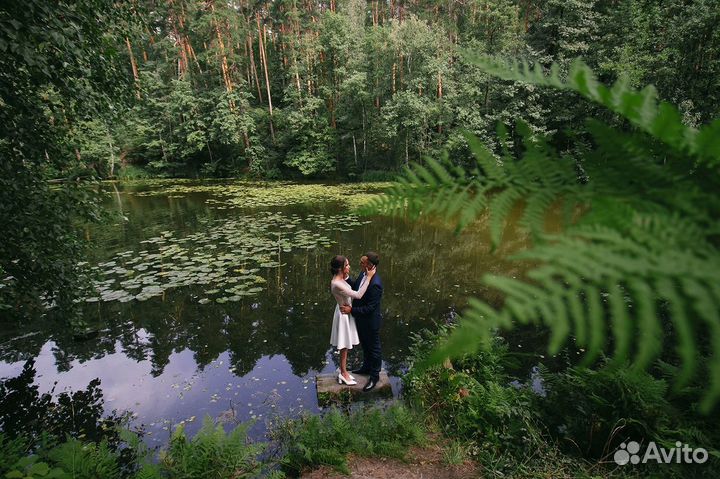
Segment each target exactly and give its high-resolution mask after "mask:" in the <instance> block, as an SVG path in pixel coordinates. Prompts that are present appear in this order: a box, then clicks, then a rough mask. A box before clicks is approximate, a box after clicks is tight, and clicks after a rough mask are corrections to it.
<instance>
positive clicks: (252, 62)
mask: <svg viewBox="0 0 720 479" xmlns="http://www.w3.org/2000/svg"><path fill="white" fill-rule="evenodd" d="M248 26H249V23H248ZM247 43H248V51H249V52H250V70H251V72H252V74H253V78H254V79H255V86H256V87H257V93H258V100H259V101H260V103H264V102H265V100H264V99H263V94H262V89H261V88H260V75H258V71H257V66H256V65H255V52H254V48H253V44H252V38H251V37H250V33H248V37H247Z"/></svg>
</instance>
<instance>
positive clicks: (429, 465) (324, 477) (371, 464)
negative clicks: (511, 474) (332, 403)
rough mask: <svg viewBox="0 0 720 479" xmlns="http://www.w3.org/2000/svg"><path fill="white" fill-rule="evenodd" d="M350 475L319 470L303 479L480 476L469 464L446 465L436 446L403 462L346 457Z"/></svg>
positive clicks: (418, 450)
mask: <svg viewBox="0 0 720 479" xmlns="http://www.w3.org/2000/svg"><path fill="white" fill-rule="evenodd" d="M348 467H349V469H350V473H351V474H350V476H345V475H343V474H341V473H339V472H337V471H335V470H334V469H332V468H330V467H326V466H324V467H321V468H320V469H316V470H314V471H310V472H308V473H306V474H303V475H302V476H301V477H302V478H303V479H347V478H348V477H351V478H354V479H464V478H470V477H480V471H479V469H478V467H477V465H476V464H475V463H473V462H471V461H466V462H465V463H464V464H459V465H448V464H447V463H446V462H445V461H444V460H443V449H442V447H441V446H439V445H435V444H434V445H431V446H428V447H425V448H413V449H411V450H410V452H409V453H408V456H407V461H400V460H398V459H389V458H382V457H358V456H353V455H351V456H350V457H349V458H348Z"/></svg>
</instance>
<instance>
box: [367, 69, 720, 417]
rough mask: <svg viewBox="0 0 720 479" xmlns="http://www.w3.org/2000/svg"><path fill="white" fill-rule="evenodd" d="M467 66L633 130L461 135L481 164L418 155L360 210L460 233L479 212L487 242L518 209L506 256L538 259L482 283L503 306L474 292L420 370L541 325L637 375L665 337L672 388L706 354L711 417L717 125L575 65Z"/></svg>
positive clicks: (557, 338)
mask: <svg viewBox="0 0 720 479" xmlns="http://www.w3.org/2000/svg"><path fill="white" fill-rule="evenodd" d="M474 61H475V62H476V63H477V64H478V65H479V66H480V67H481V68H483V69H484V70H486V71H488V72H489V73H492V74H494V75H496V76H499V77H500V78H503V79H506V80H514V81H522V82H526V83H532V84H536V85H541V86H550V87H556V88H562V89H567V90H572V91H575V92H577V93H579V94H580V95H582V96H583V97H585V98H588V99H590V100H592V101H595V102H597V103H599V104H600V105H602V106H605V107H607V108H608V109H610V110H612V111H613V112H615V113H617V114H619V115H620V116H621V117H622V118H624V119H626V120H628V121H629V123H630V125H628V126H627V127H625V128H620V127H613V126H609V125H607V124H604V123H602V122H601V121H599V120H597V119H590V120H588V122H587V125H586V126H585V127H584V128H582V129H581V131H579V132H577V133H578V134H577V135H576V137H577V138H579V139H578V141H577V144H575V145H574V146H573V148H571V149H570V150H569V151H568V150H560V149H559V148H558V147H556V146H554V145H553V144H552V138H546V137H540V136H537V135H533V134H532V133H531V132H530V130H529V128H527V127H526V126H525V125H523V124H522V123H519V124H518V125H517V127H516V132H517V138H515V139H519V140H520V144H519V146H518V145H516V146H514V147H513V148H510V147H509V146H508V145H511V144H512V142H511V141H510V139H509V134H508V132H507V130H506V129H505V128H504V127H502V126H501V127H499V128H498V137H499V138H498V139H499V144H500V145H502V148H501V151H500V152H498V153H497V154H496V153H495V152H493V151H491V150H490V149H489V148H487V147H486V146H484V145H483V144H482V143H481V142H480V141H479V140H478V139H477V138H475V137H474V136H473V135H471V134H469V133H466V134H465V137H466V139H467V142H468V145H469V147H470V150H471V151H472V153H473V155H474V157H475V160H476V162H475V165H474V166H473V167H472V168H471V169H469V170H463V169H461V168H458V167H455V166H452V165H451V164H450V162H449V160H448V158H447V157H445V158H441V159H440V160H434V159H431V158H427V159H425V162H424V163H425V164H424V165H413V166H412V167H411V168H409V169H408V170H407V173H406V175H405V177H404V178H402V179H400V180H399V181H398V183H397V184H396V185H395V186H394V187H393V188H392V189H390V190H389V192H388V194H387V196H386V197H384V198H381V199H378V200H376V201H375V202H373V203H371V204H370V205H369V206H368V208H367V209H366V211H369V212H375V213H383V214H394V215H406V214H407V215H409V216H411V217H412V218H417V217H420V216H423V215H432V216H439V217H443V218H449V219H450V221H451V222H453V223H454V224H455V225H456V228H457V230H458V231H459V230H461V229H463V228H464V227H465V226H467V225H468V224H469V223H471V222H472V221H474V220H476V219H478V218H480V217H481V216H482V215H485V214H487V215H488V216H487V218H488V219H489V229H490V233H491V240H492V243H493V245H494V246H497V245H498V244H500V243H501V242H502V234H503V231H504V229H505V228H506V226H507V224H508V220H509V217H510V213H511V212H512V211H515V210H516V209H519V208H520V209H522V216H521V219H520V221H519V223H518V225H519V226H520V227H522V228H524V229H526V230H527V231H529V232H530V233H531V235H532V239H533V240H534V241H533V243H532V246H529V247H528V249H526V250H525V251H523V252H521V253H520V254H517V255H516V256H515V258H516V259H521V260H525V261H527V260H530V261H532V262H533V264H535V265H536V266H535V267H534V268H532V269H531V270H530V271H529V272H528V273H527V275H526V278H525V279H523V280H518V279H510V278H505V277H501V276H491V275H486V276H485V277H484V278H483V281H484V282H485V283H486V284H488V285H490V286H492V287H494V288H496V289H498V290H499V291H501V292H502V293H503V294H504V296H505V301H504V304H503V306H502V307H501V308H500V309H496V308H494V307H492V306H490V305H488V304H486V303H484V302H482V301H480V300H478V299H471V300H470V301H469V307H468V309H467V310H466V311H465V312H464V313H463V319H462V321H461V322H460V324H459V327H458V328H456V330H455V331H454V333H453V334H452V335H451V336H450V337H449V339H448V341H447V342H446V343H445V344H444V345H442V346H440V347H439V348H438V349H437V350H436V351H435V352H434V353H433V354H432V355H431V356H430V358H429V360H428V362H427V363H426V364H422V365H419V366H420V367H425V366H427V365H429V364H435V363H438V362H440V361H442V360H443V359H444V358H445V357H447V356H459V355H462V354H465V353H469V352H474V351H476V350H477V349H478V348H479V347H480V346H481V345H484V346H487V345H488V344H489V342H490V339H491V336H492V333H493V331H494V330H495V329H497V328H505V329H509V328H511V327H512V325H513V324H514V323H521V324H544V325H546V326H547V327H549V328H550V330H551V338H550V341H549V346H548V349H549V352H550V353H553V354H554V353H556V352H557V351H558V350H559V349H560V348H561V347H562V346H563V345H565V344H566V343H567V342H568V341H569V339H570V338H571V337H574V340H575V343H576V344H577V345H578V346H580V347H582V348H586V349H587V354H586V355H585V357H584V358H583V364H584V365H590V364H592V363H593V361H594V360H596V359H597V358H598V357H599V355H600V354H602V353H603V352H605V351H606V349H608V347H609V345H610V344H611V343H612V345H613V351H612V353H611V355H612V358H613V360H612V361H611V363H610V364H611V367H617V366H619V365H620V364H623V363H624V362H626V361H627V360H632V363H633V367H634V368H635V369H636V370H642V369H646V368H648V367H649V366H650V365H651V364H652V363H653V361H654V360H655V359H657V358H658V357H659V356H660V355H661V354H663V355H666V354H667V351H665V350H663V343H664V342H669V341H672V342H675V343H676V354H677V357H678V361H679V363H680V364H681V368H680V369H679V372H678V374H677V377H676V386H677V387H682V386H684V385H686V384H687V383H688V381H690V380H691V379H692V378H695V377H697V376H698V374H700V373H699V372H698V364H699V362H698V356H699V355H704V354H705V353H706V352H708V351H709V352H710V353H711V355H712V357H711V359H710V360H709V363H708V366H707V371H705V373H706V375H707V379H708V381H707V382H708V386H707V387H706V388H705V394H704V397H703V400H702V403H701V408H702V410H703V411H705V412H708V411H709V410H710V409H711V408H712V406H713V405H715V404H716V403H717V401H718V399H719V398H720V314H719V313H718V311H720V256H719V255H718V250H717V245H718V242H717V240H718V233H720V231H719V230H718V227H717V224H716V219H717V218H718V217H719V216H720V200H719V199H718V196H717V194H716V192H717V191H718V187H720V185H719V184H718V178H717V171H716V166H717V165H718V164H719V162H720V119H719V120H716V121H714V122H713V123H711V124H710V125H708V126H705V127H703V128H700V129H694V128H691V127H688V126H686V125H684V124H682V122H681V118H680V114H679V113H678V112H677V110H676V109H675V107H673V106H672V105H670V104H668V103H665V102H658V101H657V98H656V93H655V90H654V88H652V87H647V88H645V89H643V90H642V91H635V90H632V89H630V88H628V86H627V84H626V83H625V82H623V81H619V82H617V83H615V85H614V86H613V87H612V88H608V87H606V86H605V85H603V84H601V83H599V82H598V81H597V79H596V77H595V76H594V74H593V73H592V71H591V70H590V68H589V67H587V66H586V65H585V64H584V63H582V61H580V60H578V61H576V62H575V63H574V64H573V66H572V68H571V69H570V72H569V75H568V77H567V79H566V80H561V79H560V74H559V69H558V67H557V66H555V65H553V66H552V67H551V68H550V70H549V75H546V74H545V72H544V71H543V70H542V68H541V67H539V66H536V67H530V66H529V65H528V64H527V63H523V62H510V63H507V62H499V61H495V60H493V59H490V58H488V57H475V59H474ZM554 211H564V213H565V214H564V215H563V217H564V230H563V231H562V232H560V233H557V234H552V235H550V234H547V233H546V231H545V221H546V218H547V216H548V214H549V213H550V212H554ZM608 354H610V353H608ZM702 364H705V363H704V362H703V363H702Z"/></svg>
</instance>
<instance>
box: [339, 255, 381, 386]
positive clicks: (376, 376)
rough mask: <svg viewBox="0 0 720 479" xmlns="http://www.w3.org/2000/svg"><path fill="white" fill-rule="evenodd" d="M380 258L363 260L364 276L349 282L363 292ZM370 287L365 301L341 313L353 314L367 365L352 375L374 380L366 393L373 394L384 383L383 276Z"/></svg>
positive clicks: (364, 364) (374, 257) (355, 288)
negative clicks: (361, 375)
mask: <svg viewBox="0 0 720 479" xmlns="http://www.w3.org/2000/svg"><path fill="white" fill-rule="evenodd" d="M379 263H380V256H378V254H377V253H374V252H372V251H369V252H367V253H366V254H365V255H363V257H362V258H360V267H361V273H360V274H359V275H358V277H357V279H356V280H355V281H352V280H348V283H349V284H350V286H351V287H352V288H353V289H354V290H355V291H357V290H359V289H360V287H361V286H362V285H363V283H364V282H365V281H366V280H367V272H368V270H370V269H372V268H377V265H378V264H379ZM370 281H371V282H370V286H368V289H367V291H365V294H364V295H363V297H362V298H360V299H356V300H355V301H354V302H353V304H352V306H340V311H342V312H343V313H345V314H352V315H353V317H354V318H355V324H356V326H357V330H358V336H359V337H360V346H361V347H362V349H363V365H362V367H361V368H360V369H356V370H354V371H352V373H353V374H367V375H369V376H370V379H369V380H368V382H367V384H365V387H363V391H366V392H367V391H371V390H372V389H373V388H374V387H375V386H376V385H377V383H378V381H379V380H380V367H381V365H382V352H381V351H380V326H381V324H382V315H381V314H380V302H381V301H382V294H383V286H382V281H381V280H380V275H378V274H375V276H373V278H372V279H371V280H370Z"/></svg>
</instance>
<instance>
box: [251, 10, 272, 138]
mask: <svg viewBox="0 0 720 479" xmlns="http://www.w3.org/2000/svg"><path fill="white" fill-rule="evenodd" d="M255 21H256V22H257V27H258V38H259V40H260V59H261V60H262V64H263V70H264V71H265V87H266V89H267V95H268V110H269V111H270V137H271V138H272V141H273V143H275V130H274V128H273V108H272V95H271V94H270V75H269V74H268V66H267V52H266V51H265V42H264V41H263V37H264V36H265V24H264V23H263V25H262V28H261V27H260V13H255Z"/></svg>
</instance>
